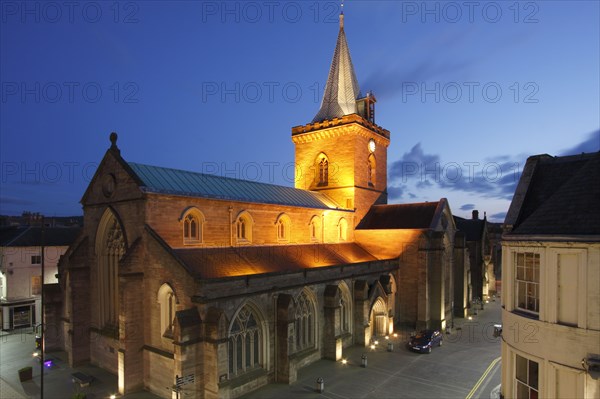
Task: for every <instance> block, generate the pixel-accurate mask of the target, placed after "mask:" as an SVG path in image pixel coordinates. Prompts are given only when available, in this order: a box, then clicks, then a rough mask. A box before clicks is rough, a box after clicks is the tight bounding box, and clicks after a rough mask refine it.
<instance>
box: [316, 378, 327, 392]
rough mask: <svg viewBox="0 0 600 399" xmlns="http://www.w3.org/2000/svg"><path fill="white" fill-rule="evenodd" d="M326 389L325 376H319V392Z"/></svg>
mask: <svg viewBox="0 0 600 399" xmlns="http://www.w3.org/2000/svg"><path fill="white" fill-rule="evenodd" d="M324 390H325V381H324V380H323V377H319V378H317V392H318V393H323V391H324Z"/></svg>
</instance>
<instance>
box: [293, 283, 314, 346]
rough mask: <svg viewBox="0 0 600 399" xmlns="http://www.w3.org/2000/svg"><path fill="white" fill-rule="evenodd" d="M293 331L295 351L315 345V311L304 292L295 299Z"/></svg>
mask: <svg viewBox="0 0 600 399" xmlns="http://www.w3.org/2000/svg"><path fill="white" fill-rule="evenodd" d="M295 330H296V331H295V333H296V350H297V351H299V350H303V349H306V348H310V347H313V346H314V345H315V310H314V306H313V304H312V302H311V300H310V299H309V298H308V295H306V292H305V291H302V292H301V293H300V295H298V297H297V298H296V315H295Z"/></svg>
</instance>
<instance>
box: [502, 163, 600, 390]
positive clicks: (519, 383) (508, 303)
mask: <svg viewBox="0 0 600 399" xmlns="http://www.w3.org/2000/svg"><path fill="white" fill-rule="evenodd" d="M502 280H503V292H502V300H503V315H502V322H503V342H502V394H503V396H504V398H538V397H539V398H598V397H600V379H599V375H600V370H599V369H598V366H599V365H600V153H593V154H581V155H576V156H568V157H551V156H549V155H538V156H533V157H530V158H529V159H528V160H527V163H526V165H525V168H524V170H523V174H522V176H521V179H520V181H519V184H518V187H517V190H516V192H515V195H514V198H513V201H512V203H511V206H510V209H509V212H508V214H507V217H506V221H505V233H504V235H503V242H502Z"/></svg>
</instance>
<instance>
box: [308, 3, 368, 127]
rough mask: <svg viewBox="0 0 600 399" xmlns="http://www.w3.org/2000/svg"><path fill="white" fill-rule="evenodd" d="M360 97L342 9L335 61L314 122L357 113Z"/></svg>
mask: <svg viewBox="0 0 600 399" xmlns="http://www.w3.org/2000/svg"><path fill="white" fill-rule="evenodd" d="M342 7H343V3H342ZM359 96H360V89H359V87H358V81H357V80H356V75H355V74H354V67H353V66H352V59H351V58H350V50H349V49H348V42H347V41H346V33H345V32H344V11H343V8H342V12H341V13H340V31H339V33H338V38H337V43H336V46H335V51H334V52H333V60H332V61H331V68H330V69H329V76H328V77H327V84H326V85H325V92H324V93H323V100H322V101H321V108H320V109H319V112H318V113H317V115H316V116H315V117H314V119H313V120H312V121H313V122H321V121H323V120H326V119H333V118H339V117H342V116H344V115H349V114H355V113H356V112H357V108H356V99H357V98H358V97H359Z"/></svg>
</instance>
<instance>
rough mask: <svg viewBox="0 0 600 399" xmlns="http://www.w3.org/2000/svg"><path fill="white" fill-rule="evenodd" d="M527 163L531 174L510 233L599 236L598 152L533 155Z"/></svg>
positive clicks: (599, 171)
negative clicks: (559, 155)
mask: <svg viewBox="0 0 600 399" xmlns="http://www.w3.org/2000/svg"><path fill="white" fill-rule="evenodd" d="M528 164H530V165H532V168H533V173H532V175H531V180H530V182H529V184H528V186H527V187H524V188H525V189H526V191H525V196H524V199H523V203H522V205H521V207H520V209H519V212H518V216H517V218H516V221H515V222H514V223H513V229H512V232H511V234H516V235H522V234H526V235H547V234H552V235H561V234H564V235H600V152H595V153H590V154H581V155H572V156H565V157H551V156H549V155H536V156H534V157H530V158H529V159H528ZM526 172H527V171H526V170H524V171H523V175H525V174H526ZM522 179H523V177H522ZM519 189H520V187H518V188H517V190H519ZM513 202H514V199H513ZM511 208H512V204H511Z"/></svg>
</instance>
